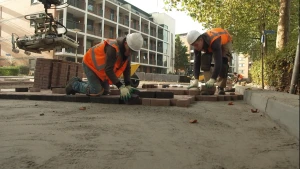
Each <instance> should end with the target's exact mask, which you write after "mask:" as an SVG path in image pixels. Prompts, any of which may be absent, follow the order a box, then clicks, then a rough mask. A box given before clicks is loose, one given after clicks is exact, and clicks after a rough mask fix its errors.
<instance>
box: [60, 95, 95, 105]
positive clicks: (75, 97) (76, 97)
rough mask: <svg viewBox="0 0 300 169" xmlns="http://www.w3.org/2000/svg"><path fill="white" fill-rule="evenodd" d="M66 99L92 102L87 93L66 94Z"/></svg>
mask: <svg viewBox="0 0 300 169" xmlns="http://www.w3.org/2000/svg"><path fill="white" fill-rule="evenodd" d="M64 101H67V102H82V103H88V102H91V100H90V97H89V96H86V95H81V94H77V95H65V96H64Z"/></svg>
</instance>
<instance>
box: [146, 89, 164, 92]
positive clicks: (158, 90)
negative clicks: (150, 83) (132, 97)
mask: <svg viewBox="0 0 300 169" xmlns="http://www.w3.org/2000/svg"><path fill="white" fill-rule="evenodd" d="M147 91H152V92H161V91H162V90H161V89H157V88H147Z"/></svg>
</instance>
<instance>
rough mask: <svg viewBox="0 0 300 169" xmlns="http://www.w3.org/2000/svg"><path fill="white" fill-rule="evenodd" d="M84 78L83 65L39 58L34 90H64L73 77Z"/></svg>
mask: <svg viewBox="0 0 300 169" xmlns="http://www.w3.org/2000/svg"><path fill="white" fill-rule="evenodd" d="M74 76H77V77H79V78H82V77H83V68H82V64H80V63H74V62H68V61H62V60H56V59H43V58H38V59H37V61H36V67H35V73H34V85H33V87H34V88H40V89H50V88H64V87H65V85H66V83H67V82H68V81H69V79H71V78H72V77H74Z"/></svg>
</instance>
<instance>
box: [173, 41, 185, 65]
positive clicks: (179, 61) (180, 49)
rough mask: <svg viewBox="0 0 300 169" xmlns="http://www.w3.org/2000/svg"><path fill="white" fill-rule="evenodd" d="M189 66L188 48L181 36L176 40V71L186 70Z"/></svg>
mask: <svg viewBox="0 0 300 169" xmlns="http://www.w3.org/2000/svg"><path fill="white" fill-rule="evenodd" d="M186 64H188V54H187V47H186V46H185V45H183V42H182V41H181V39H180V37H179V35H177V36H176V39H175V65H174V67H175V70H178V69H185V65H186Z"/></svg>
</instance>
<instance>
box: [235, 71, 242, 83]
mask: <svg viewBox="0 0 300 169" xmlns="http://www.w3.org/2000/svg"><path fill="white" fill-rule="evenodd" d="M233 75H234V80H233V83H234V84H236V83H240V82H241V81H242V80H243V78H244V77H243V75H241V74H238V73H236V72H234V73H233Z"/></svg>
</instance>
